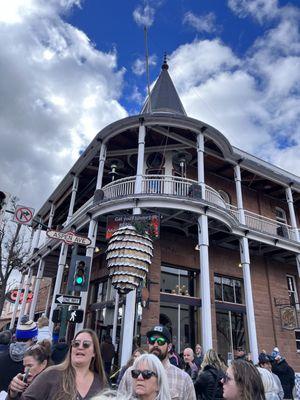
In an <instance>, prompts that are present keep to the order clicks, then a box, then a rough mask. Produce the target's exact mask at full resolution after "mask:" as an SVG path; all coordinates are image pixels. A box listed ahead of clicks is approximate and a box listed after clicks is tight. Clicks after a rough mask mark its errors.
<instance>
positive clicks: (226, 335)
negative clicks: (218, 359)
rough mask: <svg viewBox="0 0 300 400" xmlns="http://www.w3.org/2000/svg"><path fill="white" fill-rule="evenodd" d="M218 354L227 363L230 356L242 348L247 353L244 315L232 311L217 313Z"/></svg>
mask: <svg viewBox="0 0 300 400" xmlns="http://www.w3.org/2000/svg"><path fill="white" fill-rule="evenodd" d="M216 317H217V342H218V353H219V354H221V356H222V357H223V358H224V360H225V361H227V360H228V359H229V358H230V355H229V354H231V355H234V353H235V351H236V350H238V349H239V348H243V349H244V350H245V351H247V347H248V346H247V338H246V314H244V313H238V312H234V311H227V310H224V311H217V312H216Z"/></svg>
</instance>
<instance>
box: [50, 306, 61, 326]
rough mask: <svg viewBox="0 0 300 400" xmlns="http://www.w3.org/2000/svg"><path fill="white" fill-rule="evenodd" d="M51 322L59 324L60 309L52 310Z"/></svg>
mask: <svg viewBox="0 0 300 400" xmlns="http://www.w3.org/2000/svg"><path fill="white" fill-rule="evenodd" d="M52 322H54V323H55V324H58V323H59V322H61V308H56V309H55V310H53V314H52Z"/></svg>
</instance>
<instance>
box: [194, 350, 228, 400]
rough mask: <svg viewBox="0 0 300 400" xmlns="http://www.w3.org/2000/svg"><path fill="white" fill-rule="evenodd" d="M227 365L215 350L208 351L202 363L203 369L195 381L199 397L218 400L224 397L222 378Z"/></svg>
mask: <svg viewBox="0 0 300 400" xmlns="http://www.w3.org/2000/svg"><path fill="white" fill-rule="evenodd" d="M225 370H226V366H225V365H224V364H223V363H222V361H221V360H220V359H219V357H218V354H217V353H216V352H215V350H213V349H210V350H208V351H207V352H206V354H205V356H204V359H203V361H202V364H201V371H200V373H199V375H198V378H197V379H196V382H195V390H196V394H197V396H198V398H200V399H202V398H203V399H206V400H215V399H216V400H217V399H222V398H223V387H222V384H221V379H222V378H223V377H224V376H225Z"/></svg>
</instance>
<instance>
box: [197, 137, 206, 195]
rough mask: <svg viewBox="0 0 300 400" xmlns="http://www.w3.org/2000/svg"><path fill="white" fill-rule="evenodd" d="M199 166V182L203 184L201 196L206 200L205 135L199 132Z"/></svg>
mask: <svg viewBox="0 0 300 400" xmlns="http://www.w3.org/2000/svg"><path fill="white" fill-rule="evenodd" d="M197 161H198V162H197V167H198V184H199V185H200V186H201V192H202V194H201V197H202V199H203V200H205V178H204V135H203V134H202V133H198V136H197Z"/></svg>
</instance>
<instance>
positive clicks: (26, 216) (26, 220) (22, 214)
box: [13, 205, 34, 225]
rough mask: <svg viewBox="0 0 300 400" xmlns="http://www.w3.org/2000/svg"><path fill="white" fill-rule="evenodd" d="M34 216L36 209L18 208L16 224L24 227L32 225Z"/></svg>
mask: <svg viewBox="0 0 300 400" xmlns="http://www.w3.org/2000/svg"><path fill="white" fill-rule="evenodd" d="M33 215H34V208H30V207H26V206H20V205H19V206H17V207H16V211H15V214H14V219H13V221H14V222H17V223H18V224H23V225H31V223H32V220H33Z"/></svg>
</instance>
